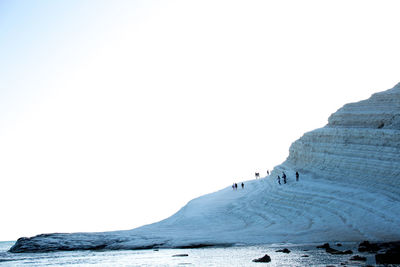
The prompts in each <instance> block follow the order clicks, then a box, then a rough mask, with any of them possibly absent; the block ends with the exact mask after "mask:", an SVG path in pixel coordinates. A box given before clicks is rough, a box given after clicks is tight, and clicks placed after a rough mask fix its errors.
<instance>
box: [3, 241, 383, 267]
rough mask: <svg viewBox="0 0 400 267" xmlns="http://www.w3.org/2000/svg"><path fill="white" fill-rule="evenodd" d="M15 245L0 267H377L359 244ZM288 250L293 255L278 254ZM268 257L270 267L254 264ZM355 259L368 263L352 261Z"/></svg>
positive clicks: (6, 244) (5, 252)
mask: <svg viewBox="0 0 400 267" xmlns="http://www.w3.org/2000/svg"><path fill="white" fill-rule="evenodd" d="M13 244H14V241H12V242H0V266H72V267H78V266H91V267H94V266H367V265H371V266H376V265H375V258H374V254H367V253H358V252H357V244H356V243H351V242H349V243H342V244H341V245H342V246H340V247H337V246H335V243H331V244H330V245H331V247H333V248H335V249H340V250H348V249H351V250H352V251H353V252H354V254H353V255H331V254H328V253H326V252H325V250H324V249H317V248H316V246H317V245H321V244H297V245H296V244H269V245H255V246H240V245H239V246H234V247H216V248H214V247H213V248H196V249H148V250H118V251H62V252H46V253H10V252H8V250H9V249H10V247H11V246H12V245H13ZM283 248H287V249H289V250H290V253H282V252H277V250H280V249H283ZM265 254H268V255H269V256H270V257H271V262H269V263H255V262H253V261H252V260H253V259H257V258H261V257H262V256H264V255H265ZM354 255H360V256H364V257H366V258H367V261H363V262H360V261H351V260H350V258H351V257H352V256H354Z"/></svg>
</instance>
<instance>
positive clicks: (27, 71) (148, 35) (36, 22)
mask: <svg viewBox="0 0 400 267" xmlns="http://www.w3.org/2000/svg"><path fill="white" fill-rule="evenodd" d="M399 7H400V3H399V2H398V1H386V0H384V1H368V0H363V1H357V0H354V1H348V0H347V1H341V0H338V1H319V0H318V1H317V0H316V1H310V0H305V1H291V0H284V1H252V0H250V1H231V0H230V1H219V0H216V1H207V0H204V1H183V0H182V1H151V0H150V1H123V0H118V1H104V0H98V1H94V0H80V1H78V0H68V1H67V0H59V1H50V0H38V1H28V0H25V1H24V0H0V179H1V180H0V181H1V186H0V203H1V205H2V216H1V218H0V223H1V224H0V226H1V227H0V240H16V239H17V238H19V237H22V236H33V235H36V234H41V233H51V232H96V231H112V230H124V229H132V228H135V227H138V226H141V225H144V224H148V223H152V222H156V221H159V220H161V219H164V218H166V217H168V216H170V215H172V214H173V213H175V212H176V211H177V210H179V209H180V208H181V207H182V206H184V205H185V204H186V203H187V202H188V201H190V200H191V199H193V198H195V197H198V196H200V195H203V194H206V193H211V192H213V191H216V190H219V189H222V188H224V187H226V186H230V185H231V184H232V183H233V182H241V181H246V180H250V179H253V178H254V173H255V172H259V173H260V174H261V176H265V175H266V171H267V170H271V169H272V168H273V167H274V166H276V165H278V164H280V163H282V162H283V161H284V160H285V159H286V157H287V156H288V151H289V146H290V144H291V143H292V142H294V141H295V140H297V139H298V138H300V137H301V136H302V135H303V134H304V133H305V132H307V131H311V130H313V129H316V128H320V127H323V126H324V125H326V123H327V119H328V117H329V115H330V114H332V113H334V112H335V111H336V110H337V109H339V108H340V107H341V106H343V105H344V104H346V103H349V102H356V101H359V100H362V99H366V98H368V97H369V96H370V95H371V94H373V93H375V92H378V91H383V90H386V89H389V88H392V87H393V86H395V85H396V84H397V83H398V82H400V75H399V74H400V64H399V62H400V50H399V47H400V35H399V34H398V29H399V26H400V21H399V19H398V10H399V9H398V8H399Z"/></svg>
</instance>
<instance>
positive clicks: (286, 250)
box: [275, 248, 290, 253]
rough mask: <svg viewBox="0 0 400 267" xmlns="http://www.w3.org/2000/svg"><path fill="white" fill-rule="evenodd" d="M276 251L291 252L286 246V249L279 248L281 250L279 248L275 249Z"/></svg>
mask: <svg viewBox="0 0 400 267" xmlns="http://www.w3.org/2000/svg"><path fill="white" fill-rule="evenodd" d="M275 252H283V253H290V250H289V249H287V248H284V249H279V250H277V251H275Z"/></svg>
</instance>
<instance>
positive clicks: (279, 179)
mask: <svg viewBox="0 0 400 267" xmlns="http://www.w3.org/2000/svg"><path fill="white" fill-rule="evenodd" d="M278 184H279V185H280V184H281V177H280V176H279V175H278Z"/></svg>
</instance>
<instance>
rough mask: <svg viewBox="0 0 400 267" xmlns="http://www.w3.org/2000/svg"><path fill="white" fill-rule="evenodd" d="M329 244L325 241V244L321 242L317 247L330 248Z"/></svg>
mask: <svg viewBox="0 0 400 267" xmlns="http://www.w3.org/2000/svg"><path fill="white" fill-rule="evenodd" d="M330 247H331V246H329V243H325V244H323V245H321V246H317V248H325V249H326V248H330Z"/></svg>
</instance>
